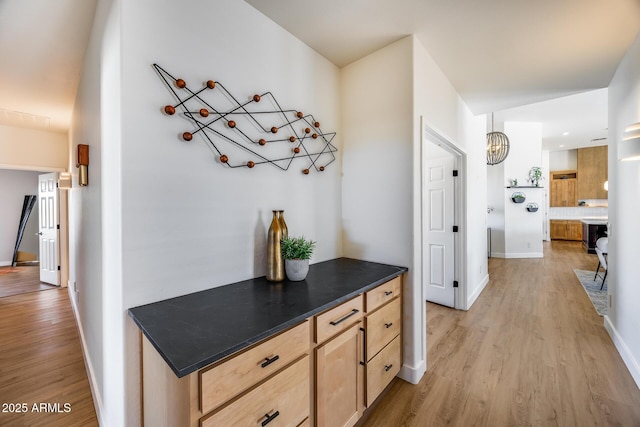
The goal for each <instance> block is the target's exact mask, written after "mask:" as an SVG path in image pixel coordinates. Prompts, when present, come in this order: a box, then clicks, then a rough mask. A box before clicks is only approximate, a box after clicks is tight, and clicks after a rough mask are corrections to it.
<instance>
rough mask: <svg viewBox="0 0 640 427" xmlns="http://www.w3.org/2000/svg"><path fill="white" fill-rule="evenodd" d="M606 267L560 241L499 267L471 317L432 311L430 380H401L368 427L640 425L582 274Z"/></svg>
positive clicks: (494, 264) (629, 382)
mask: <svg viewBox="0 0 640 427" xmlns="http://www.w3.org/2000/svg"><path fill="white" fill-rule="evenodd" d="M596 264H597V259H596V258H595V256H593V255H587V254H586V253H585V252H584V251H583V250H582V249H581V247H580V244H579V243H573V242H560V241H554V242H552V243H545V258H544V259H538V260H514V259H510V260H505V259H491V260H490V264H489V273H490V277H491V282H490V283H489V284H488V285H487V287H486V289H485V290H484V291H483V293H482V294H481V295H480V297H479V298H478V300H477V301H476V303H475V304H474V305H473V307H472V308H471V310H469V311H468V312H462V311H455V310H451V309H448V308H444V307H441V306H438V305H435V304H427V331H428V332H427V333H428V338H427V347H428V349H427V366H428V370H427V373H426V375H425V376H424V377H423V378H422V380H421V381H420V384H418V385H410V384H408V383H406V382H404V381H401V380H399V379H396V380H394V383H393V384H392V386H391V388H390V389H389V391H388V393H387V394H386V395H385V396H384V397H383V398H382V400H381V401H380V403H379V405H378V406H377V407H375V408H372V409H373V411H372V413H371V414H370V416H369V417H368V418H367V419H366V422H364V423H363V425H364V426H367V427H389V426H394V427H399V426H416V427H418V426H419V427H430V426H461V427H469V426H490V427H513V426H560V427H564V426H579V427H585V426H621V427H638V426H640V390H638V388H637V386H636V384H635V383H634V382H633V379H632V378H631V375H630V374H629V372H628V371H627V368H626V367H625V365H624V364H623V362H622V359H621V358H620V356H619V354H618V352H617V351H616V349H615V348H614V346H613V343H612V342H611V339H610V338H609V336H608V334H607V332H606V331H605V329H604V326H603V318H602V317H600V316H598V315H597V313H596V311H595V309H594V308H593V306H592V305H591V302H590V300H589V299H588V297H587V296H586V294H585V292H584V290H583V289H582V287H581V286H580V283H579V282H578V280H577V279H576V277H575V274H574V273H573V268H579V269H583V270H594V271H595V267H596Z"/></svg>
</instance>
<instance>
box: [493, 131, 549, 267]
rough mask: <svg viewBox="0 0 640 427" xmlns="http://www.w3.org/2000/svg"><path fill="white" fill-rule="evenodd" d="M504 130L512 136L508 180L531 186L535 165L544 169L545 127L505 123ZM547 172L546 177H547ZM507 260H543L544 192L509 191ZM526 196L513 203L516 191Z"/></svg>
mask: <svg viewBox="0 0 640 427" xmlns="http://www.w3.org/2000/svg"><path fill="white" fill-rule="evenodd" d="M504 131H505V133H506V134H507V136H508V137H509V141H510V150H509V156H508V157H507V159H506V160H505V161H504V174H505V180H507V181H508V180H512V179H517V180H518V186H523V185H525V186H526V185H531V183H530V182H528V179H529V170H530V169H531V168H532V167H533V166H539V167H542V126H541V125H540V123H522V122H505V124H504ZM547 175H548V171H543V174H542V176H543V177H544V176H547ZM548 182H549V181H548V179H545V180H543V181H540V183H539V184H540V187H544V186H546V185H547V184H548ZM503 191H504V200H505V209H504V212H505V219H504V222H505V257H506V258H542V256H543V251H542V240H543V233H542V230H543V222H544V220H545V218H544V205H545V198H544V189H543V188H522V189H513V188H505V189H504V190H503ZM516 191H520V192H523V193H525V195H526V197H527V198H526V200H525V202H524V203H521V204H518V203H514V202H513V201H512V200H511V196H512V195H513V193H514V192H516ZM528 203H536V204H537V205H538V211H537V212H528V211H527V210H526V205H527V204H528Z"/></svg>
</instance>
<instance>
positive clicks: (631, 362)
mask: <svg viewBox="0 0 640 427" xmlns="http://www.w3.org/2000/svg"><path fill="white" fill-rule="evenodd" d="M604 328H605V329H606V330H607V332H608V333H609V336H610V337H611V339H612V340H613V344H614V345H615V346H616V349H617V350H618V353H620V356H621V357H622V361H623V362H624V364H625V365H626V366H627V369H628V370H629V372H630V373H631V376H632V377H633V380H634V381H635V382H636V386H638V388H639V389H640V364H639V363H638V361H637V360H636V359H635V357H633V354H632V353H631V350H629V347H627V344H626V343H625V342H624V340H623V339H622V337H621V336H620V334H619V333H618V330H617V329H616V327H615V326H614V325H613V323H611V319H610V318H609V316H604Z"/></svg>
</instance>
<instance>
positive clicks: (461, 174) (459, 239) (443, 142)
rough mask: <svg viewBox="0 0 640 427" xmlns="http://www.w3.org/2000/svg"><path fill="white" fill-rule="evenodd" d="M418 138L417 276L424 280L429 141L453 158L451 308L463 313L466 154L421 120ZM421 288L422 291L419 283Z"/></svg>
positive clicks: (464, 290)
mask: <svg viewBox="0 0 640 427" xmlns="http://www.w3.org/2000/svg"><path fill="white" fill-rule="evenodd" d="M420 133H421V137H422V142H421V144H420V148H421V155H420V175H421V176H420V251H421V256H420V259H421V261H420V271H421V273H420V275H421V277H422V278H423V280H424V277H425V274H426V272H427V269H428V268H427V266H425V265H424V262H423V256H422V249H423V248H424V243H425V240H426V233H425V230H426V226H427V224H425V222H424V212H423V207H424V202H425V201H424V190H425V189H424V188H423V187H424V179H423V178H424V172H425V170H424V168H425V164H424V158H423V156H424V151H425V149H424V146H425V144H426V143H428V142H432V143H434V144H436V145H438V146H440V147H441V148H442V149H444V150H446V151H448V152H450V153H451V154H453V155H454V156H455V157H456V159H457V164H458V177H457V179H456V180H455V181H454V193H455V199H454V205H455V206H454V217H455V223H456V225H458V227H459V228H458V230H459V231H458V232H457V233H455V237H454V242H455V251H454V258H455V261H454V264H455V265H454V278H455V280H457V281H458V288H456V289H455V292H454V308H456V309H458V310H467V309H468V307H467V259H466V258H467V256H466V254H467V227H466V225H467V185H466V176H467V153H466V152H465V151H464V150H462V149H460V148H459V147H458V146H457V145H456V144H455V143H453V142H452V141H451V140H450V139H449V138H447V137H445V136H443V135H442V134H441V133H440V132H438V131H437V130H435V129H433V128H432V127H430V126H429V125H427V124H426V123H425V121H424V118H422V120H421V132H420ZM421 288H424V287H423V286H422V283H421ZM421 293H422V301H424V300H425V298H424V289H423V290H422V291H421Z"/></svg>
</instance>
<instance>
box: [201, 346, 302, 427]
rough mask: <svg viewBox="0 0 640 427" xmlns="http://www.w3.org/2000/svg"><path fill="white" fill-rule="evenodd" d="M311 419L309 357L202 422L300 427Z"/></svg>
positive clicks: (209, 426)
mask: <svg viewBox="0 0 640 427" xmlns="http://www.w3.org/2000/svg"><path fill="white" fill-rule="evenodd" d="M308 416H309V356H305V357H304V358H303V359H301V360H299V361H298V362H296V363H295V364H293V365H292V366H290V367H288V368H287V369H285V370H284V371H282V372H280V373H278V374H277V375H276V376H274V377H273V378H271V379H270V380H268V381H266V382H264V383H263V384H260V385H259V386H258V387H256V388H254V389H253V390H251V391H250V392H249V393H247V394H245V395H244V396H242V397H241V398H240V399H238V400H236V401H235V402H233V403H232V404H230V405H228V406H225V407H224V408H222V409H221V410H219V411H218V412H215V413H213V414H211V415H210V416H208V417H206V418H203V419H201V422H200V425H201V427H220V426H260V425H263V426H266V425H268V426H269V427H279V426H297V425H299V424H301V423H302V422H303V421H304V420H305V418H307V417H308ZM269 419H270V420H271V421H269Z"/></svg>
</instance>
